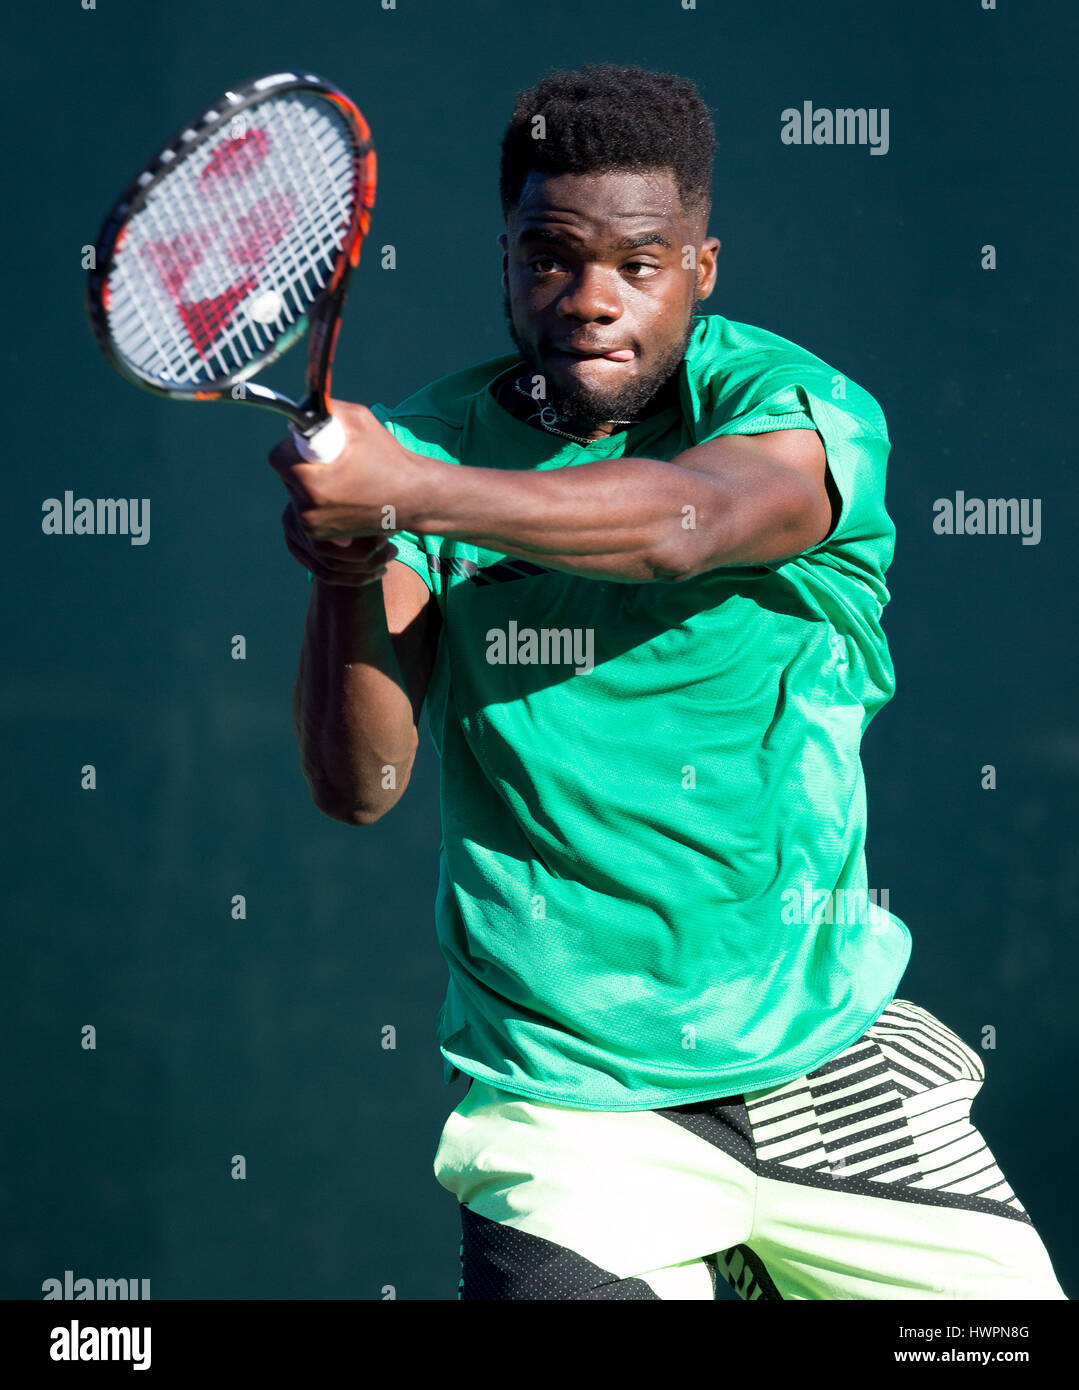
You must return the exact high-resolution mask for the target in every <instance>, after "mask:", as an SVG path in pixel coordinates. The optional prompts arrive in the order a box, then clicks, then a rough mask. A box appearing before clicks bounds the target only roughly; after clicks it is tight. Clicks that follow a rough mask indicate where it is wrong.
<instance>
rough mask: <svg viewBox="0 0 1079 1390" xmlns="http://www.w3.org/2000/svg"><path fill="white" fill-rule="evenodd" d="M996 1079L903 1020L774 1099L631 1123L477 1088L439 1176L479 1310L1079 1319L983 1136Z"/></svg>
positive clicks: (887, 1023)
mask: <svg viewBox="0 0 1079 1390" xmlns="http://www.w3.org/2000/svg"><path fill="white" fill-rule="evenodd" d="M984 1079H985V1070H984V1065H983V1062H982V1059H981V1058H980V1057H979V1056H978V1054H977V1053H976V1052H974V1051H973V1050H972V1049H971V1048H969V1047H968V1046H967V1045H966V1044H965V1043H964V1042H963V1041H962V1040H961V1039H960V1038H959V1037H958V1036H957V1035H956V1034H955V1033H953V1032H952V1031H951V1029H949V1028H947V1027H946V1026H945V1025H944V1024H943V1023H941V1022H940V1020H939V1019H937V1018H935V1017H934V1016H933V1015H932V1014H930V1013H928V1012H927V1011H926V1010H925V1009H922V1008H919V1007H918V1006H917V1005H915V1004H911V1003H910V1002H908V1001H907V1000H905V999H896V1000H893V1001H892V1003H891V1004H889V1005H888V1007H887V1008H886V1009H885V1010H884V1012H883V1013H882V1014H881V1015H880V1017H879V1018H878V1019H877V1021H876V1022H875V1023H874V1024H873V1025H872V1026H871V1027H870V1028H869V1029H868V1030H867V1031H866V1033H865V1034H864V1035H863V1036H862V1037H861V1038H860V1039H859V1040H858V1041H857V1042H856V1043H853V1044H852V1045H851V1046H850V1047H848V1048H847V1049H846V1051H844V1052H843V1053H842V1054H841V1055H840V1056H838V1057H836V1058H834V1059H833V1060H832V1061H831V1062H828V1063H827V1064H826V1065H825V1066H822V1067H819V1068H818V1069H817V1070H816V1071H813V1072H809V1073H808V1074H807V1075H806V1076H803V1077H800V1078H798V1079H797V1080H795V1081H791V1082H788V1083H787V1084H785V1085H783V1086H777V1087H773V1088H771V1089H769V1090H763V1091H754V1092H749V1093H747V1094H745V1095H739V1096H727V1097H724V1098H722V1099H718V1100H707V1101H696V1102H694V1103H692V1104H689V1105H674V1106H671V1107H669V1108H667V1109H660V1110H642V1111H629V1112H609V1111H596V1110H571V1109H567V1108H565V1107H562V1106H556V1105H548V1104H545V1103H538V1102H535V1101H529V1100H525V1099H523V1098H521V1097H520V1096H515V1095H513V1094H512V1093H510V1092H508V1091H503V1090H499V1089H497V1088H496V1087H494V1086H490V1085H488V1084H486V1083H485V1082H481V1081H479V1080H474V1081H473V1082H472V1084H471V1086H470V1088H469V1090H468V1092H467V1093H466V1095H465V1097H464V1099H463V1100H462V1101H461V1102H460V1104H459V1105H458V1106H457V1107H456V1109H455V1110H454V1111H453V1112H452V1114H451V1115H450V1116H449V1118H448V1119H447V1121H446V1124H445V1127H444V1128H443V1131H442V1137H441V1140H440V1142H439V1146H438V1151H437V1154H436V1156H435V1164H434V1170H435V1176H436V1178H437V1179H438V1181H439V1182H440V1183H441V1184H442V1186H443V1187H445V1188H446V1189H448V1190H449V1191H450V1192H453V1193H454V1194H455V1196H456V1197H457V1198H458V1200H459V1202H460V1212H461V1223H462V1236H463V1239H462V1243H461V1282H460V1286H459V1289H458V1297H459V1298H461V1299H510V1298H523V1299H540V1298H559V1299H571V1298H572V1299H578V1298H580V1299H664V1298H674V1299H683V1298H687V1299H702V1298H703V1299H714V1298H715V1297H716V1290H717V1287H718V1281H719V1280H720V1279H723V1280H726V1282H727V1283H728V1284H730V1286H731V1287H732V1288H733V1289H734V1290H735V1291H736V1292H737V1293H738V1294H739V1295H740V1296H741V1297H742V1298H744V1299H773V1300H774V1299H835V1298H850V1299H1066V1298H1067V1295H1066V1294H1065V1293H1064V1291H1063V1290H1062V1289H1061V1287H1060V1285H1059V1283H1058V1282H1057V1279H1056V1276H1055V1275H1054V1273H1053V1268H1052V1265H1051V1263H1050V1260H1049V1256H1048V1254H1047V1253H1046V1250H1045V1247H1044V1245H1043V1244H1042V1242H1041V1240H1040V1239H1039V1237H1038V1235H1037V1233H1036V1231H1035V1230H1034V1227H1033V1225H1032V1224H1031V1220H1030V1217H1029V1216H1028V1215H1027V1213H1026V1211H1025V1209H1024V1208H1023V1206H1022V1205H1021V1203H1020V1201H1019V1199H1018V1198H1017V1197H1016V1195H1015V1194H1014V1192H1013V1191H1012V1189H1011V1187H1010V1186H1009V1185H1008V1183H1007V1181H1006V1180H1005V1178H1004V1175H1003V1173H1002V1172H1001V1171H1000V1169H999V1167H998V1166H997V1163H996V1160H995V1159H994V1158H993V1155H992V1154H991V1153H990V1151H989V1149H988V1147H987V1145H986V1143H985V1140H984V1139H983V1138H982V1136H981V1134H980V1133H979V1132H978V1130H977V1129H975V1127H974V1126H973V1124H971V1121H970V1107H971V1102H972V1101H973V1099H974V1097H975V1096H976V1095H977V1093H978V1091H979V1090H980V1089H981V1086H982V1082H983V1081H984Z"/></svg>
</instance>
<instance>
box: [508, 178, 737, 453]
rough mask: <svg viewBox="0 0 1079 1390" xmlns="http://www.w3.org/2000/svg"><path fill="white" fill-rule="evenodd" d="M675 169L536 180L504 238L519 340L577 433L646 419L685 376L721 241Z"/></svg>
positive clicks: (526, 359) (527, 185)
mask: <svg viewBox="0 0 1079 1390" xmlns="http://www.w3.org/2000/svg"><path fill="white" fill-rule="evenodd" d="M705 218H706V213H705V212H703V211H702V212H700V213H695V212H691V211H687V210H686V209H684V208H683V207H682V205H681V200H680V198H679V195H678V186H677V184H676V182H675V179H674V175H673V174H672V173H671V171H670V170H668V169H657V170H655V171H649V172H647V173H606V174H557V175H542V174H539V173H532V174H530V175H529V177H528V179H527V181H526V182H525V185H524V188H523V189H522V191H521V198H520V202H519V203H518V205H517V207H516V208H515V209H513V211H512V212H511V213H510V215H509V217H508V218H507V222H506V233H505V235H504V236H503V237H501V238H500V240H501V242H502V245H503V249H504V251H505V255H504V257H503V277H502V284H503V289H504V290H505V303H506V313H507V316H508V318H509V324H510V333H511V335H512V337H513V341H514V343H515V344H516V345H517V348H518V351H519V352H520V354H521V357H522V358H523V360H524V362H525V364H526V366H528V367H529V368H530V369H531V372H532V373H533V374H535V375H538V376H541V377H543V379H544V383H545V390H546V399H547V401H548V402H549V403H550V404H551V405H553V406H554V408H555V409H556V410H557V411H558V413H559V414H560V415H561V416H562V417H563V419H564V420H566V421H567V422H570V423H571V424H572V425H575V426H576V432H579V433H582V434H592V435H595V436H597V437H598V436H599V435H602V434H604V433H607V432H608V431H607V430H605V429H604V428H603V426H604V425H608V424H609V423H610V422H612V421H618V420H625V419H629V418H631V417H633V416H634V415H636V414H639V413H640V412H641V411H642V410H643V409H644V408H645V406H646V405H647V404H648V402H649V401H650V400H652V398H653V397H654V396H655V395H656V393H657V392H658V391H659V390H660V388H661V387H662V386H664V385H665V384H666V383H667V382H668V381H669V380H670V379H671V378H672V376H673V375H674V373H675V372H677V370H678V365H679V363H680V362H681V360H682V358H683V356H684V355H685V350H686V344H687V342H688V339H689V335H690V332H691V331H692V317H693V313H694V308H695V305H696V303H697V301H698V300H699V299H705V298H707V296H708V295H709V294H711V292H712V287H713V285H714V284H715V277H716V253H717V251H718V250H719V242H718V241H717V240H716V239H715V238H714V237H708V238H706V237H705V235H704V233H705V231H706V229H707V227H706V221H705Z"/></svg>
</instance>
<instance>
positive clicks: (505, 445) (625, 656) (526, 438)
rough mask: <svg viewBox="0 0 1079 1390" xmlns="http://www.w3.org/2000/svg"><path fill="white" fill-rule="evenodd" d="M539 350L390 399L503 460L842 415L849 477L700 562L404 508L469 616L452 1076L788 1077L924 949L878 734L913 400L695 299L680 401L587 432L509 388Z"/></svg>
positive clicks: (850, 1029) (452, 770)
mask: <svg viewBox="0 0 1079 1390" xmlns="http://www.w3.org/2000/svg"><path fill="white" fill-rule="evenodd" d="M517 360H518V359H516V358H515V357H513V356H508V357H501V358H497V359H495V360H493V361H489V362H485V363H483V364H481V365H479V366H476V367H472V368H470V369H469V370H467V371H463V372H458V373H455V374H454V375H452V376H448V377H444V378H442V379H441V380H439V381H436V382H434V383H433V384H432V385H430V386H428V387H427V388H425V389H424V390H422V391H420V392H418V393H417V394H415V395H414V396H411V397H409V398H408V400H406V401H404V402H403V403H402V404H401V405H400V406H398V407H397V409H395V410H388V409H386V408H385V407H383V406H376V407H374V410H375V413H376V415H377V416H378V418H379V419H381V420H382V421H383V422H384V423H385V424H386V425H387V427H388V428H389V429H390V430H392V432H393V433H394V434H395V435H396V436H397V438H398V439H400V440H401V442H402V443H403V444H404V445H405V446H406V447H407V448H410V449H413V450H415V451H417V452H418V453H422V454H427V455H430V456H432V457H435V458H441V459H446V460H449V461H450V462H452V463H458V464H465V465H469V466H472V467H479V468H492V469H533V470H539V469H548V468H564V467H572V466H575V465H578V464H587V463H588V462H589V461H590V460H592V459H596V458H617V457H620V456H622V455H634V454H636V455H640V456H644V457H654V458H660V459H669V458H671V457H673V456H674V455H675V454H677V453H679V452H680V451H681V450H684V449H687V448H689V447H691V446H692V445H694V444H698V443H701V442H702V441H704V440H706V439H711V438H714V437H716V436H718V435H724V434H758V433H763V432H766V431H769V430H782V429H795V428H804V429H816V430H817V431H818V433H819V434H820V436H821V438H822V440H823V441H824V446H825V449H826V452H827V456H828V463H829V466H830V469H831V472H832V476H833V478H834V480H835V483H836V486H837V488H838V489H839V492H840V494H841V496H842V504H843V505H842V514H841V516H840V518H839V522H838V524H837V526H836V529H835V531H834V532H833V534H832V535H831V536H830V537H829V538H828V539H827V540H826V541H825V542H823V543H822V544H820V545H818V546H816V547H814V548H813V549H812V550H809V551H806V552H804V553H803V554H801V555H799V556H798V557H797V558H795V559H791V560H787V561H785V562H783V563H774V564H766V565H748V566H737V567H725V568H722V569H715V570H712V571H710V572H709V573H707V574H701V575H698V576H697V577H695V578H693V579H690V580H686V581H681V582H678V583H674V582H668V581H662V582H655V583H632V584H626V583H621V582H607V581H603V580H597V579H589V578H581V577H577V576H574V575H570V574H566V573H564V572H562V571H559V570H549V569H546V568H544V566H543V565H541V564H537V563H534V562H532V561H526V560H522V559H518V558H513V557H507V556H505V555H502V554H499V553H496V552H494V551H490V550H486V549H483V548H481V547H478V546H475V545H466V544H461V543H458V542H454V541H452V540H447V539H445V538H442V537H439V536H435V535H417V534H413V533H408V532H404V531H399V532H397V533H395V534H394V535H393V540H394V543H395V544H396V546H397V548H398V558H399V559H400V560H401V561H403V562H404V563H405V564H407V565H409V566H411V567H412V568H413V569H414V570H415V571H416V572H417V573H418V574H419V575H421V577H422V578H423V579H424V580H425V581H426V582H427V584H428V586H429V587H430V589H431V592H432V594H433V596H434V599H435V601H436V602H437V603H438V606H439V610H440V612H441V616H442V631H441V636H440V638H439V645H438V651H437V655H436V660H435V667H434V671H433V673H432V677H431V681H430V685H429V689H428V715H429V721H430V728H431V733H432V737H433V740H434V743H435V746H436V748H437V750H438V753H439V755H440V758H441V796H440V801H441V813H442V827H443V844H442V848H441V864H440V874H439V885H438V890H437V895H436V904H435V918H436V926H437V932H438V937H439V942H440V945H441V948H442V951H443V954H444V956H445V958H446V962H447V965H448V967H449V986H448V991H447V995H446V1000H445V1003H444V1004H443V1007H442V1010H441V1012H440V1014H439V1020H438V1024H439V1026H438V1040H439V1044H440V1049H441V1052H442V1055H443V1058H444V1064H443V1076H444V1079H445V1081H446V1082H447V1083H448V1082H450V1081H452V1080H454V1079H456V1077H457V1076H459V1075H460V1073H461V1072H464V1073H467V1074H468V1075H470V1076H474V1077H478V1078H480V1079H482V1080H484V1081H487V1082H490V1083H491V1084H493V1085H495V1086H500V1087H503V1088H505V1089H506V1090H509V1091H512V1092H515V1093H517V1094H519V1095H521V1096H525V1097H528V1098H530V1099H534V1100H541V1101H546V1102H549V1103H551V1104H555V1105H565V1106H570V1107H574V1108H581V1109H595V1110H647V1109H653V1108H657V1107H661V1106H665V1105H675V1104H684V1103H687V1102H690V1101H696V1100H705V1099H708V1098H711V1097H716V1096H725V1095H738V1094H741V1093H743V1092H746V1091H751V1090H756V1089H760V1088H763V1087H767V1086H774V1085H780V1084H782V1083H784V1082H786V1081H789V1080H791V1079H793V1078H795V1077H797V1076H800V1075H802V1074H803V1073H804V1072H806V1071H810V1070H812V1069H813V1068H814V1067H817V1066H819V1065H822V1064H823V1063H825V1062H826V1061H829V1060H830V1059H831V1058H832V1057H834V1056H836V1055H837V1054H838V1053H840V1052H841V1051H843V1049H844V1048H846V1047H848V1046H849V1045H850V1044H851V1043H852V1042H854V1041H855V1040H856V1039H857V1038H858V1037H860V1036H861V1034H862V1033H863V1032H864V1031H865V1029H866V1028H867V1027H868V1026H869V1024H870V1023H872V1022H873V1021H874V1020H875V1019H876V1018H877V1016H878V1015H879V1014H880V1012H881V1011H882V1010H883V1009H884V1007H885V1006H886V1005H887V1004H888V1003H889V1002H890V1001H891V999H892V998H893V997H894V995H895V991H896V988H897V986H898V983H899V980H900V978H901V976H902V974H903V971H904V969H905V968H906V964H907V959H908V957H909V954H910V933H909V932H908V930H907V928H906V926H905V925H904V924H903V923H902V922H901V921H899V919H898V918H896V917H894V916H893V915H892V914H891V913H890V912H888V911H887V910H886V909H887V904H888V898H887V895H886V893H885V891H884V890H878V889H876V888H873V889H870V887H869V884H868V881H867V873H866V864H865V852H864V845H865V828H866V805H865V785H864V781H863V776H862V767H861V762H860V758H859V745H860V741H861V737H862V732H863V730H864V729H865V727H866V725H867V724H868V722H869V720H870V719H871V718H872V717H873V715H874V714H875V713H876V712H877V710H878V709H880V708H881V706H882V705H883V704H885V703H886V702H887V701H888V700H889V699H890V698H891V696H892V693H893V690H894V675H893V670H892V664H891V660H890V656H889V653H888V647H887V643H886V640H885V637H884V634H883V633H882V631H881V627H880V616H881V612H882V609H883V607H884V605H885V604H886V603H887V602H888V599H889V593H888V590H887V588H886V586H885V583H884V574H885V571H886V570H887V567H888V565H889V563H890V562H891V558H892V550H893V544H894V537H895V529H894V527H893V525H892V522H891V520H890V518H889V517H888V514H887V512H886V511H885V508H884V478H885V464H886V460H887V456H888V452H889V449H890V447H891V446H890V443H889V441H888V435H887V429H886V426H885V422H884V417H883V415H882V413H881V410H880V407H879V406H878V405H877V403H876V401H875V400H874V399H873V398H872V397H871V396H870V395H869V394H868V393H867V392H866V391H864V390H863V389H862V388H861V387H859V386H857V385H856V384H855V383H854V382H852V381H850V380H849V379H847V378H844V377H843V376H842V375H841V374H840V373H838V372H835V371H834V370H833V369H832V368H831V367H829V366H827V365H826V364H825V363H824V362H822V361H821V360H820V359H819V358H817V357H814V356H813V355H812V354H811V353H809V352H807V351H805V350H804V349H802V348H800V347H797V346H796V345H795V344H793V343H790V342H788V341H786V340H785V339H783V338H780V337H777V336H776V335H775V334H772V333H768V332H766V331H764V330H762V329H759V328H754V327H751V326H749V325H747V324H741V323H731V322H729V321H728V320H726V319H724V318H722V317H720V316H718V315H714V316H710V317H704V318H701V319H699V320H698V321H697V323H696V324H695V327H694V332H693V336H692V340H691V343H690V346H689V348H688V350H687V352H686V356H685V360H684V362H683V364H682V367H681V369H680V377H681V391H680V397H681V403H680V407H679V408H673V407H672V408H671V409H669V410H667V411H666V412H664V413H663V414H662V415H656V416H654V417H653V418H652V419H650V420H646V421H644V422H642V423H641V424H640V425H636V426H631V427H630V428H628V429H624V430H622V431H620V432H619V433H616V434H613V435H611V436H609V437H608V438H605V439H601V440H596V441H594V442H592V443H589V444H587V445H579V444H575V443H573V442H571V441H570V440H568V439H562V438H560V437H559V436H557V435H553V434H548V433H547V432H545V431H542V430H539V429H536V428H535V427H533V426H531V425H527V424H525V423H523V422H522V421H520V420H518V419H516V418H515V417H513V416H512V415H510V414H509V413H508V412H507V411H506V410H505V409H504V408H503V407H501V406H500V405H498V404H497V402H496V401H495V399H494V397H493V396H492V394H491V392H490V389H489V388H490V385H491V383H492V382H493V381H495V379H496V378H498V377H499V376H500V375H501V374H502V373H503V372H504V371H506V370H507V369H508V368H509V367H511V366H512V365H513V364H514V363H515V362H516V361H517Z"/></svg>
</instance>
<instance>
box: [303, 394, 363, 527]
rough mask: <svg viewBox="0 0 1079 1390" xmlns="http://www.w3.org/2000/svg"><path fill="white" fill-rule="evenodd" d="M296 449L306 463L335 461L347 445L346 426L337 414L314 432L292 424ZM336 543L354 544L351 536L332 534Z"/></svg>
mask: <svg viewBox="0 0 1079 1390" xmlns="http://www.w3.org/2000/svg"><path fill="white" fill-rule="evenodd" d="M289 428H290V429H291V430H292V438H293V442H294V443H295V445H296V451H297V453H298V454H299V455H300V457H301V458H302V459H303V460H304V462H305V463H333V461H334V459H335V458H337V457H338V456H339V455H340V453H341V450H342V449H343V448H344V447H345V442H346V436H345V427H344V425H342V423H341V421H340V420H338V419H337V418H336V416H333V415H331V416H330V417H329V418H328V419H327V420H326V423H325V424H323V425H320V426H319V428H318V429H317V430H316V431H315V432H314V434H310V435H303V434H301V433H300V431H299V430H298V429H297V428H296V426H295V425H290V426H289ZM330 539H331V540H332V541H333V543H334V545H339V546H341V547H342V548H347V547H348V546H350V545H351V544H352V537H351V536H331V537H330Z"/></svg>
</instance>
